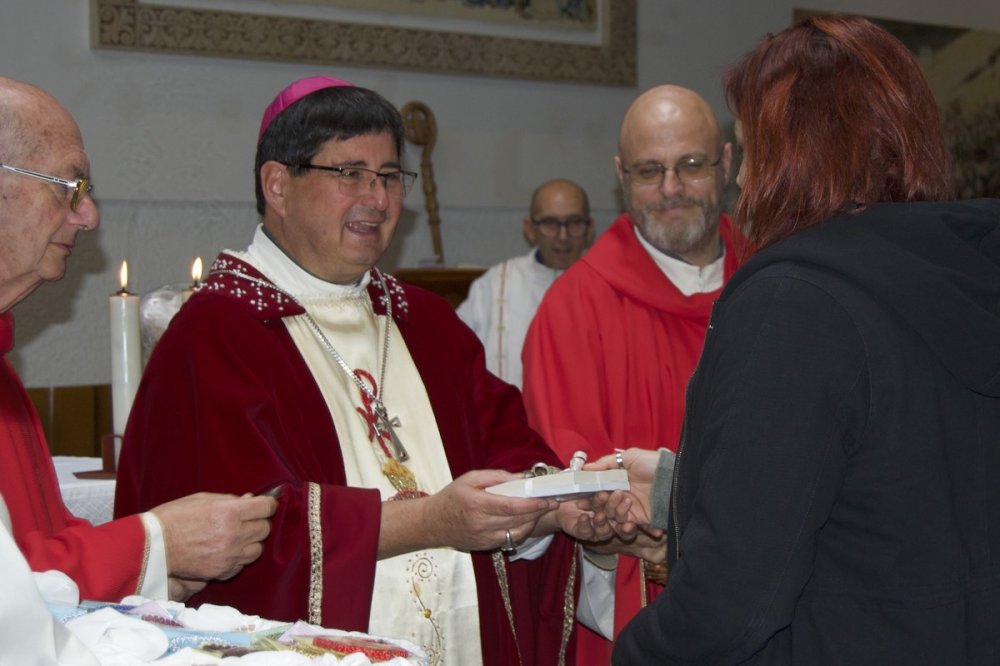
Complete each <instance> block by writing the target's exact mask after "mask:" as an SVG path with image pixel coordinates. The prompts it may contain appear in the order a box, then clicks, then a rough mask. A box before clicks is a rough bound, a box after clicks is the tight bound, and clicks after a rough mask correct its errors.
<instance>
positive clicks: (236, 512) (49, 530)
mask: <svg viewBox="0 0 1000 666" xmlns="http://www.w3.org/2000/svg"><path fill="white" fill-rule="evenodd" d="M0 118H4V119H5V122H0V162H2V163H0V202H2V203H0V248H2V251H0V355H2V358H0V494H2V495H3V497H4V499H5V500H6V503H7V507H8V509H9V512H10V523H11V533H12V536H13V537H14V541H15V542H16V543H17V545H18V547H19V548H20V549H21V551H22V552H23V554H24V556H25V558H26V559H27V561H28V564H29V566H30V567H31V568H32V569H33V570H34V571H47V570H49V569H58V570H59V571H62V572H63V573H65V574H67V575H68V576H69V577H70V578H72V579H73V581H74V582H75V583H76V584H77V586H78V587H79V590H80V596H81V598H83V599H95V600H106V601H118V600H119V599H121V598H122V597H124V596H127V595H130V594H136V593H140V594H142V595H144V596H147V597H155V598H165V597H167V595H168V592H169V595H170V597H171V598H174V599H184V598H186V597H187V596H188V595H189V594H190V593H191V592H192V591H193V590H195V589H198V588H200V587H201V586H202V585H204V582H203V580H204V579H207V578H213V577H218V576H223V577H225V576H231V575H233V574H235V573H236V572H237V571H238V570H239V569H240V568H241V567H242V565H243V564H245V563H247V562H249V561H251V560H253V559H254V558H255V557H256V556H257V555H258V554H259V553H260V550H261V546H260V545H259V542H260V540H261V539H263V538H265V537H266V536H267V530H268V523H267V516H268V515H270V513H272V512H273V511H274V508H275V507H274V502H273V500H269V499H267V498H236V497H231V496H226V497H223V496H218V495H207V494H204V495H199V496H196V497H192V498H183V499H180V500H178V501H176V502H172V503H170V504H169V505H166V506H156V507H149V508H150V509H151V511H149V512H147V513H144V514H142V515H141V516H140V515H129V516H125V517H123V518H120V519H119V520H115V521H112V522H109V523H106V524H104V525H99V526H93V525H91V524H90V523H89V522H87V521H86V520H82V519H80V518H76V517H74V516H73V515H72V514H70V512H69V511H68V510H67V509H66V507H65V505H64V504H63V502H62V497H61V496H60V494H59V486H58V484H57V481H56V474H55V468H54V467H53V465H52V459H51V457H50V456H49V450H48V446H47V445H46V443H45V436H44V434H43V432H42V426H41V422H40V421H39V418H38V415H37V414H36V412H35V409H34V406H33V405H32V403H31V400H30V399H29V398H28V395H27V393H26V392H25V390H24V387H23V386H22V385H21V380H20V379H19V378H18V376H17V373H16V372H15V371H14V368H13V367H12V366H11V364H10V361H9V360H8V359H7V353H8V352H9V351H10V350H11V348H12V347H13V345H14V319H13V316H12V315H11V313H10V308H11V307H13V306H14V305H15V304H16V303H18V302H20V301H21V300H23V299H24V298H26V297H27V296H28V295H29V294H31V292H33V291H34V290H35V289H36V288H37V287H38V286H39V285H41V284H42V283H43V282H46V281H49V280H58V279H60V278H61V277H62V276H63V274H64V273H65V270H66V258H67V257H68V256H69V254H70V252H71V250H72V248H73V244H74V242H75V239H76V235H77V233H79V232H80V231H90V230H93V229H96V228H97V225H98V221H99V214H98V212H97V207H96V205H95V203H94V200H93V199H91V197H90V181H89V174H90V163H89V161H88V159H87V154H86V152H85V151H84V148H83V139H82V137H81V136H80V129H79V128H78V127H77V125H76V122H75V121H74V120H73V118H72V117H71V116H70V114H69V112H68V111H66V109H64V108H63V107H62V106H61V105H60V104H59V103H58V102H57V101H56V100H55V99H54V98H53V97H51V96H50V95H48V94H47V93H45V92H43V91H42V90H40V89H38V88H36V87H34V86H31V85H27V84H24V83H20V82H18V81H13V80H11V79H7V78H3V77H0ZM168 563H169V565H170V566H169V569H168Z"/></svg>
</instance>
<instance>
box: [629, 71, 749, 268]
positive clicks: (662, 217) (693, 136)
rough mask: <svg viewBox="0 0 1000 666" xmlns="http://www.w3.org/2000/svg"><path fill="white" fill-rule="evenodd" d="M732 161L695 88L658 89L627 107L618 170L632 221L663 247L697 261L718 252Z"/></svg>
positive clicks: (713, 257) (704, 261)
mask: <svg viewBox="0 0 1000 666" xmlns="http://www.w3.org/2000/svg"><path fill="white" fill-rule="evenodd" d="M731 162H732V146H731V145H730V144H728V143H726V142H725V141H724V140H723V137H722V131H721V129H720V128H719V122H718V120H716V118H715V114H714V113H713V112H712V108H711V107H710V106H709V105H708V102H706V101H705V100H704V99H703V98H702V97H701V95H699V94H698V93H696V92H694V91H692V90H688V89H687V88H682V87H680V86H674V85H662V86H657V87H655V88H652V89H650V90H647V91H646V92H644V93H642V94H641V95H639V96H638V97H637V98H636V99H635V101H633V102H632V104H631V105H630V106H629V108H628V110H627V111H626V112H625V117H624V118H623V119H622V124H621V129H620V131H619V135H618V155H617V156H616V157H615V171H616V172H617V173H618V181H619V183H620V184H621V188H622V192H623V193H624V195H625V205H626V208H627V210H628V212H629V215H630V217H631V218H632V222H633V223H634V224H635V226H636V229H637V230H638V231H639V233H640V235H642V237H643V238H644V239H645V240H646V241H648V242H649V243H650V244H651V245H652V246H653V247H655V248H656V249H658V250H659V251H660V252H663V253H665V254H668V255H671V256H675V257H678V258H680V259H683V260H684V261H686V262H688V263H691V264H694V265H696V266H707V265H708V264H710V263H712V262H714V261H715V260H716V259H717V258H718V257H719V253H720V252H721V248H722V245H721V239H720V236H719V218H720V215H721V213H722V191H723V188H724V187H725V185H726V183H728V182H729V168H730V165H731ZM679 165H680V167H681V168H680V169H679V168H678V166H679Z"/></svg>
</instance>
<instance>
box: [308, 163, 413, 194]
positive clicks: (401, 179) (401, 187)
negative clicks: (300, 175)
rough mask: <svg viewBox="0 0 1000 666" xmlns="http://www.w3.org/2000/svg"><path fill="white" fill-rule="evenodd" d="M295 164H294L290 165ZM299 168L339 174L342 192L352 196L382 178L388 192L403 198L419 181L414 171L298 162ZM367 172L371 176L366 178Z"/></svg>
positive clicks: (368, 189) (366, 189) (367, 190)
mask: <svg viewBox="0 0 1000 666" xmlns="http://www.w3.org/2000/svg"><path fill="white" fill-rule="evenodd" d="M288 166H293V165H288ZM294 166H295V167H297V168H299V169H316V170H319V171H329V172H332V173H335V174H337V183H338V184H339V186H340V193H341V194H346V195H347V196H350V197H356V196H361V195H362V194H364V193H365V192H369V191H371V189H372V188H373V187H375V181H376V180H381V181H382V186H383V187H384V188H385V192H386V194H388V195H389V196H390V197H393V198H396V199H402V198H403V197H405V196H406V194H407V193H408V192H409V191H410V188H412V187H413V184H414V183H415V182H416V181H417V174H415V173H413V172H412V171H402V170H398V171H376V170H375V169H366V168H364V167H356V166H323V165H321V164H296V165H294ZM365 174H369V175H370V176H371V177H370V178H366V177H365Z"/></svg>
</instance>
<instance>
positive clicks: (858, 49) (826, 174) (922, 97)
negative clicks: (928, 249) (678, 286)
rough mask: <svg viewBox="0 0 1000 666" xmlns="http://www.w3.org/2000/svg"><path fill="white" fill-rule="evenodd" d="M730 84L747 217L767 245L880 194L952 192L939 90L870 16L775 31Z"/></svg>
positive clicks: (753, 233) (739, 207)
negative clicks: (741, 149) (935, 91)
mask: <svg viewBox="0 0 1000 666" xmlns="http://www.w3.org/2000/svg"><path fill="white" fill-rule="evenodd" d="M725 91H726V98H727V100H728V102H729V107H730V109H731V110H732V112H733V113H734V114H735V115H736V117H737V118H739V119H740V122H741V125H742V134H743V144H744V146H745V149H746V158H745V161H744V165H743V188H742V191H741V193H740V196H739V200H738V201H737V204H736V214H735V216H736V221H737V224H738V225H739V226H740V227H741V228H742V229H743V230H744V231H745V233H746V235H747V237H748V239H749V240H750V242H751V243H752V244H753V245H754V246H756V247H758V248H762V247H765V246H767V245H770V244H771V243H774V242H776V241H778V240H781V239H782V238H786V237H788V236H790V235H791V234H793V233H795V232H796V231H801V230H802V229H804V228H807V227H809V226H812V225H814V224H817V223H819V222H821V221H823V220H824V219H827V218H828V217H830V216H832V215H836V214H838V213H844V212H851V211H855V210H859V209H861V208H864V207H865V206H868V205H870V204H873V203H876V202H880V201H935V200H943V199H948V198H950V197H951V196H952V192H953V188H954V185H953V183H954V178H953V174H952V168H951V158H950V156H949V153H948V148H947V144H946V142H945V139H944V132H943V129H942V125H941V118H940V115H939V112H938V107H937V104H936V103H935V101H934V96H933V93H932V92H931V89H930V86H929V85H928V84H927V80H926V79H925V78H924V76H923V73H922V72H921V70H920V67H919V65H918V64H917V61H916V60H915V59H914V57H913V55H912V54H911V53H910V52H909V51H908V50H907V48H906V47H905V46H903V44H902V43H900V42H899V40H897V39H896V38H895V37H893V36H892V35H890V34H889V33H888V32H886V31H885V30H883V29H882V28H880V27H878V26H876V25H874V24H873V23H871V22H870V21H867V20H865V19H863V18H859V17H851V16H826V17H814V18H810V19H806V20H805V21H803V22H801V23H799V24H798V25H796V26H794V27H792V28H789V29H787V30H785V31H783V32H780V33H778V34H776V35H768V36H767V37H765V38H764V39H763V40H762V41H761V42H760V43H759V44H758V45H757V47H756V48H754V50H752V51H751V52H750V53H748V54H747V55H745V56H744V57H743V58H742V59H741V60H740V61H739V62H738V63H737V64H736V65H735V66H734V67H733V68H732V69H731V70H730V71H729V72H728V74H727V75H726V79H725Z"/></svg>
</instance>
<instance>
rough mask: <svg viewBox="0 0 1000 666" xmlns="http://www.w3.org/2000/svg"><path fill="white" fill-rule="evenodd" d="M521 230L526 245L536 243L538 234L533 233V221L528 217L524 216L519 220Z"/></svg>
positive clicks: (534, 244) (532, 245) (533, 245)
mask: <svg viewBox="0 0 1000 666" xmlns="http://www.w3.org/2000/svg"><path fill="white" fill-rule="evenodd" d="M521 230H522V231H523V232H524V240H526V241H528V245H530V246H531V247H535V246H536V245H538V236H537V235H535V223H534V222H532V221H531V218H530V217H526V218H524V219H523V220H522V221H521Z"/></svg>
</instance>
